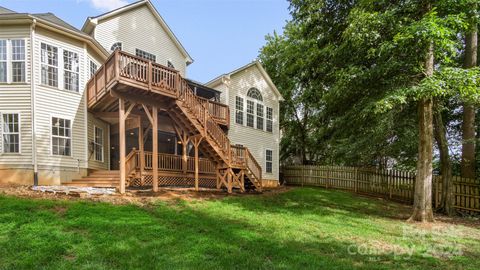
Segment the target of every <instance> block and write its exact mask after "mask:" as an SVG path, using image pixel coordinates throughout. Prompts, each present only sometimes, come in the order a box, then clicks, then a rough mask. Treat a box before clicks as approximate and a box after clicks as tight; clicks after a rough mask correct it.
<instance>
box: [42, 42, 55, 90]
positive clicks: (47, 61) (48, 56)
mask: <svg viewBox="0 0 480 270" xmlns="http://www.w3.org/2000/svg"><path fill="white" fill-rule="evenodd" d="M41 62H42V84H45V85H49V86H53V87H58V48H57V47H54V46H52V45H47V44H45V43H42V45H41Z"/></svg>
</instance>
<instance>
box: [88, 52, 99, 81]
mask: <svg viewBox="0 0 480 270" xmlns="http://www.w3.org/2000/svg"><path fill="white" fill-rule="evenodd" d="M87 59H88V66H87V74H88V80H90V79H91V78H93V76H94V74H92V76H90V71H91V70H90V65H91V63H94V64H95V65H96V66H97V69H96V70H95V73H97V71H98V69H99V67H100V66H101V65H99V64H98V63H97V61H95V60H93V59H92V58H90V57H87Z"/></svg>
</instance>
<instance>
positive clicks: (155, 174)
mask: <svg viewBox="0 0 480 270" xmlns="http://www.w3.org/2000/svg"><path fill="white" fill-rule="evenodd" d="M152 118H153V123H152V141H153V142H152V144H153V146H152V150H153V156H152V163H153V164H152V170H153V180H152V184H153V192H158V109H157V107H153V108H152Z"/></svg>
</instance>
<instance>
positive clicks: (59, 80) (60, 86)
mask: <svg viewBox="0 0 480 270" xmlns="http://www.w3.org/2000/svg"><path fill="white" fill-rule="evenodd" d="M42 44H45V45H46V46H52V47H55V48H57V66H54V65H50V64H49V63H48V57H47V59H46V61H47V62H46V63H43V62H42ZM39 45H40V48H39V49H40V54H39V58H40V59H39V60H40V61H39V63H40V70H39V74H40V85H42V86H46V87H51V88H55V89H63V72H61V67H62V66H63V54H62V51H61V49H60V46H57V45H52V44H51V43H49V42H44V41H40V44H39ZM43 65H45V66H47V67H56V68H57V86H53V85H49V84H48V78H47V83H43V82H42V66H43Z"/></svg>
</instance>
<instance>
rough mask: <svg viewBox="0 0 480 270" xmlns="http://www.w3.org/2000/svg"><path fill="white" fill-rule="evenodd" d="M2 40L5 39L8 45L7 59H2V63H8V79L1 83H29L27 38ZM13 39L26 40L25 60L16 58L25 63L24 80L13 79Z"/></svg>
mask: <svg viewBox="0 0 480 270" xmlns="http://www.w3.org/2000/svg"><path fill="white" fill-rule="evenodd" d="M0 40H5V46H6V53H7V59H5V60H1V62H2V63H7V66H6V69H7V81H5V82H0V84H26V83H28V76H27V69H28V66H27V39H26V38H0ZM12 40H23V42H24V45H25V47H24V53H25V55H24V60H23V61H21V60H16V61H15V62H23V63H25V69H24V71H23V72H24V75H25V81H23V82H14V81H13V62H14V61H13V57H12V52H13V48H12Z"/></svg>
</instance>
